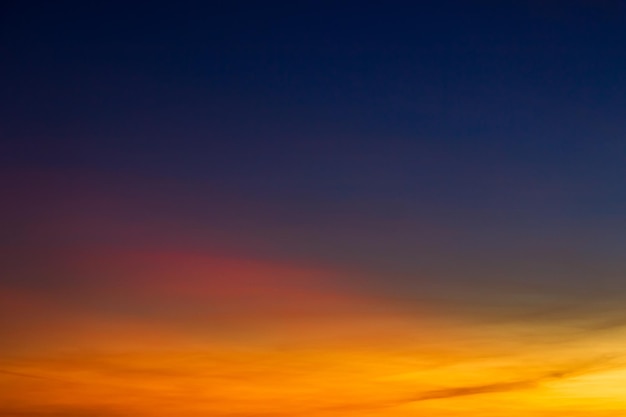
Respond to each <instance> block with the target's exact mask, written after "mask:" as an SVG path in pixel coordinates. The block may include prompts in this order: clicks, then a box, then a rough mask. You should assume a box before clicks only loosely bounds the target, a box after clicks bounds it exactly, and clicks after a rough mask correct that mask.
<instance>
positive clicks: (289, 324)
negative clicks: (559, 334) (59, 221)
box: [0, 250, 626, 417]
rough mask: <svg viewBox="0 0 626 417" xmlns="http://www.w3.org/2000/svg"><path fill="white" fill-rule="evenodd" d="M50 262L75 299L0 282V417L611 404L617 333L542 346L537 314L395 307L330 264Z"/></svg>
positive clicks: (133, 254)
mask: <svg viewBox="0 0 626 417" xmlns="http://www.w3.org/2000/svg"><path fill="white" fill-rule="evenodd" d="M56 262H57V263H59V264H63V265H64V269H63V270H64V271H65V273H68V274H77V275H78V276H80V277H81V280H82V281H81V285H82V287H81V294H84V297H85V300H83V302H81V301H78V302H73V303H65V302H64V299H63V297H62V296H61V295H59V298H57V299H55V298H54V297H52V296H48V297H44V296H42V295H41V294H40V295H37V294H36V293H35V292H28V291H22V292H16V291H13V292H10V291H9V290H8V289H7V290H5V291H3V292H2V293H1V294H0V295H1V296H2V297H3V299H4V300H5V301H7V302H6V303H3V305H4V307H3V308H4V310H5V313H11V314H12V315H13V317H15V320H16V321H17V322H18V323H21V326H22V327H24V328H23V329H22V333H21V334H17V335H12V340H13V342H14V343H16V344H17V345H16V346H18V347H15V346H12V345H7V346H6V347H5V348H4V351H5V352H4V354H3V356H2V360H1V365H0V366H1V367H0V369H1V373H0V381H1V385H2V390H1V392H0V399H1V402H2V404H3V405H2V409H1V411H2V414H3V415H41V413H44V412H45V413H48V414H46V415H50V413H56V414H54V415H104V416H109V415H110V416H120V415H122V416H140V417H141V416H154V417H160V416H171V415H184V416H190V417H195V416H207V415H210V416H257V415H258V416H269V415H272V416H274V415H285V416H287V415H288V416H320V417H325V416H364V415H366V416H412V415H416V413H417V414H419V415H421V414H422V413H423V414H425V415H429V416H435V417H437V416H442V417H444V416H446V417H447V416H456V415H463V416H465V415H467V416H481V417H482V416H498V415H508V416H526V415H530V414H532V415H541V416H555V417H557V416H558V417H560V416H576V415H581V416H582V415H588V414H585V413H593V415H594V416H618V415H621V413H620V410H625V409H626V395H625V392H624V390H623V388H622V387H625V386H626V371H625V369H626V368H624V367H623V364H621V363H620V360H619V357H617V356H615V354H616V352H618V351H619V347H620V346H623V344H624V343H625V342H626V335H625V334H622V333H620V332H619V331H617V332H609V333H606V334H598V335H596V336H594V337H593V338H581V339H579V340H574V341H571V342H569V343H567V344H565V345H561V344H553V343H550V341H549V340H548V339H545V340H544V337H543V336H544V335H548V334H549V333H550V332H551V331H553V330H554V329H553V328H551V327H550V326H544V328H542V329H540V330H537V329H536V328H535V327H532V326H531V327H528V325H523V324H519V323H518V324H511V323H508V324H507V323H505V324H499V325H498V324H493V323H492V324H490V325H488V324H487V323H483V322H481V321H479V320H478V321H477V320H473V319H469V318H465V319H464V318H459V317H456V318H454V316H452V315H450V314H447V313H446V312H445V311H443V310H442V309H443V307H441V308H439V309H438V308H437V307H436V306H422V307H421V308H417V307H416V308H413V309H407V308H399V307H398V306H397V305H395V304H394V303H393V301H392V300H388V299H385V297H382V296H378V297H375V296H372V295H368V294H367V293H366V292H365V291H363V290H361V291H355V290H354V289H352V290H350V288H349V286H347V285H346V283H348V282H350V279H349V277H348V278H346V276H345V273H340V272H339V271H330V270H324V269H310V268H302V267H295V266H289V265H285V264H279V263H272V262H266V261H253V260H249V259H236V258H228V259H227V258H218V257H210V256H203V255H201V254H184V253H180V252H176V251H126V252H120V251H103V250H98V251H94V250H91V251H90V252H84V251H82V252H81V251H69V252H66V253H64V254H62V253H58V254H57V257H56ZM95 275H97V277H96V276H95ZM340 277H341V279H340ZM111 306H115V309H112V308H111ZM24 317H27V318H28V320H23V319H24ZM33 317H35V318H33ZM507 334H509V335H511V336H510V337H503V335H507ZM20 338H21V339H20ZM20 340H21V341H22V344H21V345H20ZM546 340H547V341H546ZM25 346H28V348H25ZM38 413H39V414H38Z"/></svg>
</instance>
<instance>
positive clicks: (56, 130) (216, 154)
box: [1, 0, 626, 215]
mask: <svg viewBox="0 0 626 417" xmlns="http://www.w3.org/2000/svg"><path fill="white" fill-rule="evenodd" d="M11 3H13V4H12V5H9V6H5V9H4V12H3V21H2V50H3V56H4V63H3V66H2V70H1V71H2V79H3V80H4V86H5V87H4V89H3V93H2V100H1V106H2V107H1V110H2V119H3V120H2V132H1V134H2V141H3V150H2V156H1V159H2V162H3V163H7V164H9V165H10V166H18V167H20V166H33V165H34V166H43V167H52V168H59V167H60V168H68V167H69V168H72V167H77V168H81V169H86V168H88V169H91V170H96V171H104V172H115V173H122V175H123V174H124V173H128V174H132V175H137V174H138V175H147V176H157V177H159V176H165V177H173V178H178V179H181V180H183V181H187V180H191V181H199V182H204V181H206V182H210V183H214V184H218V185H219V186H221V187H224V188H226V189H236V190H240V191H241V192H244V193H253V194H258V195H261V196H263V195H273V196H275V197H274V198H278V199H289V196H290V195H293V196H300V197H302V198H306V199H310V200H320V201H321V200H323V199H331V200H332V199H337V198H355V199H358V200H359V201H364V202H368V201H369V202H371V201H381V199H383V200H384V199H388V200H389V201H392V200H393V201H401V202H403V204H404V203H406V204H414V203H419V204H432V205H433V206H434V207H436V208H440V207H445V208H447V209H454V210H456V208H457V207H463V208H466V209H467V210H471V209H473V208H474V209H476V208H479V209H483V208H484V209H489V210H496V209H495V208H494V207H495V206H494V205H493V204H495V205H496V206H498V204H500V205H503V206H507V205H510V204H513V205H515V204H519V202H520V201H523V200H524V199H528V198H530V199H531V200H532V199H535V200H541V199H543V198H545V197H546V196H547V197H548V198H552V197H553V196H554V194H557V195H559V196H560V197H558V198H560V199H561V200H560V201H561V202H560V203H559V204H569V205H570V206H569V207H575V208H574V209H573V210H574V211H576V210H578V211H580V212H581V213H582V212H598V211H601V210H604V211H606V210H609V211H611V212H613V213H617V212H619V211H620V210H621V209H620V208H619V207H621V206H620V204H621V202H623V201H624V199H625V198H626V185H625V182H624V178H626V164H624V163H623V161H624V150H625V149H624V148H625V146H624V139H623V138H624V137H625V135H624V134H625V133H626V126H625V124H624V120H625V119H624V114H623V113H624V109H625V108H626V107H625V104H626V91H625V90H626V77H625V76H624V74H625V73H626V71H625V67H626V47H625V46H626V17H625V16H626V15H625V13H626V5H625V4H624V3H623V2H618V1H614V2H611V1H604V2H600V1H551V2H544V1H521V0H520V1H516V2H496V1H424V2H417V3H416V4H413V5H412V6H407V5H406V4H402V3H401V2H398V3H395V2H391V3H383V2H319V1H318V2H280V3H277V2H209V3H210V5H209V4H207V3H201V2H199V3H196V4H193V3H186V2H150V3H149V4H148V3H144V4H142V5H139V3H134V5H129V4H125V3H121V4H119V3H118V4H116V3H115V2H105V3H106V4H104V5H93V4H90V3H89V2H76V3H73V2H60V3H59V2H53V3H51V2H35V3H28V4H21V3H20V2H11ZM535 189H539V190H540V191H538V192H535V191H530V192H529V191H528V190H535ZM542 189H543V190H542ZM551 196H552V197H551ZM516 201H517V202H516ZM594 202H595V203H594ZM573 203H575V204H574V205H572V204H573ZM596 203H597V204H596ZM522 204H523V203H522ZM576 204H578V205H576ZM548 205H549V204H548ZM507 207H508V206H507ZM561 208H562V207H561V206H558V207H557V206H555V207H553V209H554V210H556V211H558V210H560V209H561ZM579 214H580V213H579ZM581 215H582V214H581Z"/></svg>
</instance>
